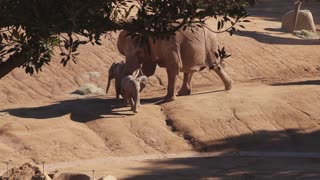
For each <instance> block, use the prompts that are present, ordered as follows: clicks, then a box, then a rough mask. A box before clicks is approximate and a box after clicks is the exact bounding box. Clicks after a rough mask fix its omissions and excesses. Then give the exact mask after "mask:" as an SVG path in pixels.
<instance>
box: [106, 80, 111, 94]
mask: <svg viewBox="0 0 320 180" xmlns="http://www.w3.org/2000/svg"><path fill="white" fill-rule="evenodd" d="M111 80H112V77H111V76H109V77H108V85H107V90H106V94H108V91H109V88H110V83H111Z"/></svg>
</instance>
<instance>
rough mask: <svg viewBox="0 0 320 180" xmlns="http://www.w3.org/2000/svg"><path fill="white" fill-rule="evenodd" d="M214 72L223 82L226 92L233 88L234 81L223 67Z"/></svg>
mask: <svg viewBox="0 0 320 180" xmlns="http://www.w3.org/2000/svg"><path fill="white" fill-rule="evenodd" d="M214 71H215V72H216V73H217V74H218V76H219V77H220V79H221V80H222V81H223V83H224V86H225V90H230V89H231V88H232V84H233V81H232V79H231V78H230V77H229V76H228V74H227V73H226V72H225V71H224V69H223V68H222V66H220V65H219V66H217V67H215V68H214Z"/></svg>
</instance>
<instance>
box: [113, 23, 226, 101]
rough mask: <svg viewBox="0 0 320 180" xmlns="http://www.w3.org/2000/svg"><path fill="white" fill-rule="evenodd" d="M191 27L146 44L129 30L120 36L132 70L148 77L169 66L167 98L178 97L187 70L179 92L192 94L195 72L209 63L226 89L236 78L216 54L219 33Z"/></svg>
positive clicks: (119, 44)
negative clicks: (217, 34) (177, 87)
mask: <svg viewBox="0 0 320 180" xmlns="http://www.w3.org/2000/svg"><path fill="white" fill-rule="evenodd" d="M193 31H194V33H193V32H192V31H191V30H188V29H187V30H185V31H183V30H179V31H177V32H176V35H175V36H170V38H169V40H166V39H165V40H161V39H158V40H155V41H154V40H153V39H151V38H150V39H149V40H148V43H146V44H144V45H143V46H139V44H138V43H137V42H136V41H134V40H133V39H132V37H131V36H128V35H127V34H128V32H126V31H121V32H120V34H119V37H118V42H117V46H118V50H119V52H120V53H121V54H123V55H124V56H125V57H126V64H127V68H128V72H133V71H135V70H137V69H139V68H140V67H141V65H142V71H143V73H144V74H145V75H146V76H151V75H153V74H154V72H155V70H156V66H157V65H158V66H160V67H163V68H166V70H167V76H168V88H167V95H166V96H165V98H164V100H165V101H172V100H175V99H176V95H175V87H176V79H177V76H178V74H179V72H183V73H184V78H183V84H182V87H181V89H180V90H179V92H178V95H189V94H191V78H192V75H193V73H194V72H197V71H201V70H203V69H204V68H206V67H207V66H208V67H209V68H210V69H213V70H214V71H215V72H216V73H217V74H218V76H219V77H220V78H221V80H222V81H223V83H224V85H225V89H226V90H229V89H231V87H232V80H231V79H230V77H229V76H228V75H227V73H226V72H225V71H224V68H223V67H222V66H221V64H219V59H218V58H217V57H216V56H215V52H217V50H218V40H217V37H216V34H215V33H213V32H211V31H209V30H207V29H206V28H193Z"/></svg>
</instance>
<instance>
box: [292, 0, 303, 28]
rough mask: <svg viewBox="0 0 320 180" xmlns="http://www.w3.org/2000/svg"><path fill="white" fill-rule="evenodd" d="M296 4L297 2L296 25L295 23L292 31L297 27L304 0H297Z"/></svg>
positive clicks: (295, 11) (295, 9)
mask: <svg viewBox="0 0 320 180" xmlns="http://www.w3.org/2000/svg"><path fill="white" fill-rule="evenodd" d="M295 4H296V6H295V8H294V25H293V30H292V31H295V30H296V27H297V23H298V17H299V11H300V7H301V4H302V0H298V1H296V2H295Z"/></svg>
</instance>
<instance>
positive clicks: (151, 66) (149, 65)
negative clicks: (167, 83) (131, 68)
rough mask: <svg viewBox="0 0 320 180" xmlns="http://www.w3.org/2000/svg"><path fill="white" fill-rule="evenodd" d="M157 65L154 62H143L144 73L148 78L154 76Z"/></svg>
mask: <svg viewBox="0 0 320 180" xmlns="http://www.w3.org/2000/svg"><path fill="white" fill-rule="evenodd" d="M156 68H157V63H154V62H151V61H149V62H143V63H142V73H143V74H144V75H146V76H147V77H149V76H152V75H153V74H154V72H155V71H156Z"/></svg>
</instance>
